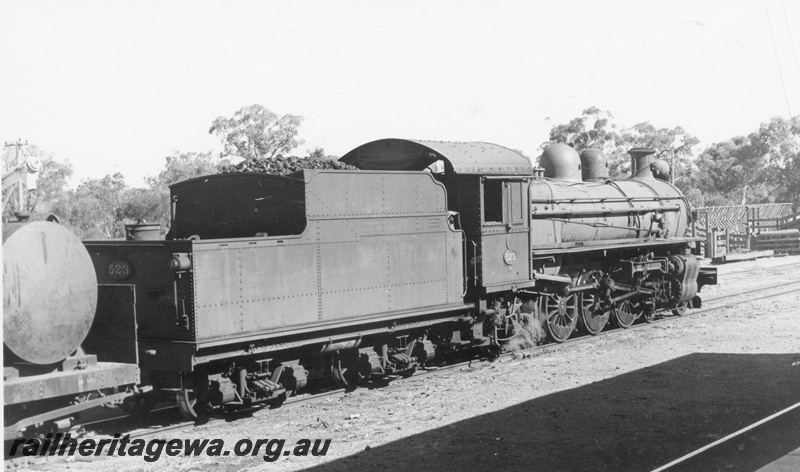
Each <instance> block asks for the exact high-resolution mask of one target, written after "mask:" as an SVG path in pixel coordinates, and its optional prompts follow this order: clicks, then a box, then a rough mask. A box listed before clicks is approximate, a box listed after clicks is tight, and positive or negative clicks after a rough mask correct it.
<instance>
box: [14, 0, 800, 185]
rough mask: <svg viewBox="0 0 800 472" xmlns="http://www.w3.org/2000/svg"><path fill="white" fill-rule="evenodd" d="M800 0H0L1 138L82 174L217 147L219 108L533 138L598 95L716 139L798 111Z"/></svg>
mask: <svg viewBox="0 0 800 472" xmlns="http://www.w3.org/2000/svg"><path fill="white" fill-rule="evenodd" d="M799 50H800V2H798V1H796V0H753V1H744V0H739V1H731V0H719V1H702V0H687V1H659V2H656V1H643V0H635V1H621V0H616V1H602V2H597V1H567V0H553V1H523V0H519V1H496V0H495V1H489V0H485V1H465V0H440V1H435V0H434V1H424V2H423V1H305V2H300V1H296V2H289V1H282V2H275V1H238V2H233V1H225V2H221V1H218V0H215V1H192V2H188V1H186V2H177V1H173V2H163V1H136V2H130V1H127V2H125V1H113V2H109V1H97V2H89V1H69V2H64V1H52V2H48V1H39V2H30V1H10V0H0V140H2V141H12V140H14V139H17V138H22V139H27V140H28V141H29V142H30V143H35V144H37V145H38V146H40V147H42V148H44V149H46V150H48V151H51V152H53V153H54V154H55V157H56V159H58V160H62V161H63V160H69V161H70V162H72V164H73V166H74V167H75V175H74V177H73V185H75V184H77V182H78V181H80V180H82V179H86V178H99V177H102V176H104V175H106V174H110V173H114V172H122V174H123V175H124V176H125V178H126V182H127V183H128V184H129V185H131V186H143V180H142V179H143V177H144V176H146V175H157V174H158V172H160V171H161V169H162V168H163V166H164V157H166V156H167V155H170V154H171V153H172V152H173V151H174V150H180V151H206V150H209V149H215V150H220V149H221V148H222V146H221V144H220V143H219V140H218V138H216V137H215V136H212V135H209V134H208V128H209V127H210V125H211V122H212V120H213V119H214V118H216V117H217V116H220V115H223V116H231V115H232V114H233V112H234V111H236V110H237V109H239V108H241V107H243V106H246V105H251V104H255V103H258V104H262V105H264V106H266V107H267V108H270V109H272V110H273V111H275V112H276V113H278V114H284V113H292V114H297V115H302V116H303V117H305V121H304V123H303V125H302V127H301V128H300V137H301V138H303V139H305V140H306V144H305V146H304V147H303V148H301V149H299V150H298V151H297V153H298V154H304V152H303V151H304V150H305V148H313V147H316V146H321V147H324V148H325V150H326V152H328V153H330V154H336V155H342V154H344V153H346V152H347V151H349V150H350V149H352V148H354V147H356V146H358V145H360V144H363V143H365V142H368V141H372V140H375V139H380V138H388V137H396V138H410V139H432V140H448V141H450V140H459V141H489V142H494V143H497V144H502V145H504V146H507V147H510V148H515V149H520V150H522V151H523V152H525V153H526V154H528V155H531V156H535V155H538V151H537V148H538V146H539V145H540V144H541V143H542V142H543V141H545V140H546V139H547V136H548V132H549V130H550V127H551V126H552V124H556V123H563V122H566V121H567V120H569V119H571V118H573V117H576V116H578V115H579V114H580V113H581V111H582V110H583V109H585V108H587V107H590V106H597V107H599V108H601V109H606V110H609V111H611V113H612V114H613V115H614V117H615V118H616V122H617V123H618V124H619V125H620V126H630V125H633V124H635V123H638V122H641V121H650V122H652V123H653V124H654V125H656V126H659V127H674V126H683V127H684V128H685V129H686V130H687V131H688V132H689V133H691V134H693V135H695V136H697V137H698V138H700V139H701V140H702V141H703V143H704V144H710V143H712V142H716V141H721V140H725V139H728V138H731V137H733V136H736V135H740V134H747V133H749V132H752V131H755V130H756V129H757V128H758V126H759V124H760V123H762V122H765V121H768V120H769V119H770V118H771V117H773V116H777V115H782V116H785V117H788V116H790V113H792V114H795V115H796V114H800V58H799V57H798V51H799Z"/></svg>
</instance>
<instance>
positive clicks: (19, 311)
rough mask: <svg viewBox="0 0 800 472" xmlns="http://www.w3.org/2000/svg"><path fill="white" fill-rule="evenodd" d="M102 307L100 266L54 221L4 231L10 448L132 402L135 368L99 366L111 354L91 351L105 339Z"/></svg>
mask: <svg viewBox="0 0 800 472" xmlns="http://www.w3.org/2000/svg"><path fill="white" fill-rule="evenodd" d="M96 307H97V279H96V277H95V272H94V266H93V265H92V260H91V259H90V258H89V254H88V253H87V252H86V249H85V248H84V246H83V244H82V243H81V241H80V240H79V239H78V238H77V237H76V236H75V235H74V234H72V233H71V232H70V231H69V230H67V229H66V228H64V227H63V226H61V225H59V224H57V223H55V222H50V221H35V222H24V221H20V222H15V223H4V224H3V401H4V403H3V412H4V424H3V426H4V431H5V441H9V440H12V439H16V438H19V437H33V436H35V435H37V434H45V433H47V432H55V431H58V430H65V429H69V428H70V427H71V426H73V424H74V423H75V420H76V418H77V415H78V414H79V413H80V412H82V411H84V410H86V409H89V408H92V407H95V406H99V405H102V404H106V403H111V402H115V401H116V402H118V401H120V400H122V399H124V398H126V397H129V396H131V395H132V394H133V391H134V389H135V386H136V385H138V384H139V383H140V378H139V369H138V367H137V366H136V363H135V362H132V363H128V364H121V363H115V362H108V360H109V359H108V357H109V356H105V355H102V354H101V357H100V360H101V361H102V362H98V357H97V355H96V354H98V353H99V352H100V351H103V352H106V351H107V350H106V349H102V350H95V349H94V348H96V347H98V346H90V344H91V342H92V340H93V339H94V338H95V337H96V336H100V337H102V334H101V333H97V332H93V322H94V321H95V309H96ZM130 328H131V329H132V328H133V327H132V326H130ZM92 333H94V334H92ZM87 352H88V353H90V354H87Z"/></svg>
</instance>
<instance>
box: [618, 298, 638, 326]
mask: <svg viewBox="0 0 800 472" xmlns="http://www.w3.org/2000/svg"><path fill="white" fill-rule="evenodd" d="M637 317H638V313H636V310H635V307H634V305H633V303H631V301H630V300H623V301H622V302H620V303H619V304H618V305H617V306H616V307H615V308H614V310H613V314H612V316H611V319H612V321H613V322H614V325H615V326H616V327H618V328H622V329H628V328H630V327H631V325H633V322H634V321H636V318H637Z"/></svg>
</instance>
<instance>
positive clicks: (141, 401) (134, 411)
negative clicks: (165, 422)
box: [119, 394, 158, 420]
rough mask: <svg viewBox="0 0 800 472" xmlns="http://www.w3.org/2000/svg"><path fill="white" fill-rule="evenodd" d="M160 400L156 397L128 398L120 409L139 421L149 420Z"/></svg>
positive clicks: (140, 396) (146, 395)
mask: <svg viewBox="0 0 800 472" xmlns="http://www.w3.org/2000/svg"><path fill="white" fill-rule="evenodd" d="M157 402H158V399H157V398H156V397H155V395H148V394H139V395H134V396H132V397H128V398H126V399H125V400H123V401H122V404H120V406H119V407H120V409H121V410H122V411H124V412H125V413H127V414H129V415H131V416H132V417H134V418H137V419H141V420H144V419H147V417H148V416H149V415H150V412H151V411H152V410H153V408H154V407H155V406H156V403H157Z"/></svg>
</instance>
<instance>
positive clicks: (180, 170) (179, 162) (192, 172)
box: [145, 151, 229, 188]
mask: <svg viewBox="0 0 800 472" xmlns="http://www.w3.org/2000/svg"><path fill="white" fill-rule="evenodd" d="M165 160H166V164H164V169H163V170H162V171H161V172H160V173H159V174H158V177H148V178H147V179H145V181H146V182H147V185H149V186H150V188H160V187H164V188H167V187H169V186H170V185H172V184H174V183H177V182H180V181H182V180H188V179H192V178H194V177H200V176H201V175H210V174H217V173H219V168H220V167H221V166H223V165H227V164H228V163H229V162H228V160H227V159H222V160H221V159H219V158H218V157H216V156H214V154H213V153H212V152H210V151H209V152H178V151H175V153H174V154H173V155H172V156H167V157H166V158H165Z"/></svg>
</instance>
